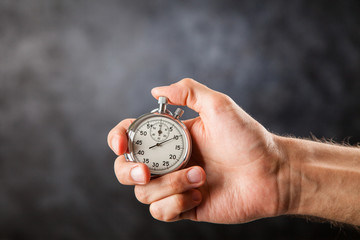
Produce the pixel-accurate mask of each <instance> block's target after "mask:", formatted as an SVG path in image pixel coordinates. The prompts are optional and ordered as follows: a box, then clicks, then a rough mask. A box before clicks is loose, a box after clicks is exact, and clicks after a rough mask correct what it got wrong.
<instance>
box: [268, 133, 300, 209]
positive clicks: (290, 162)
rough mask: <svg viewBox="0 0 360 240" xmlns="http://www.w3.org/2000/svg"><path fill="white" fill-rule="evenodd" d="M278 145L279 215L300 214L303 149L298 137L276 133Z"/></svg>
mask: <svg viewBox="0 0 360 240" xmlns="http://www.w3.org/2000/svg"><path fill="white" fill-rule="evenodd" d="M274 141H275V143H276V145H277V147H278V151H279V159H278V172H277V186H278V215H287V214H299V205H300V197H301V176H302V174H301V169H302V167H301V161H300V159H302V158H303V157H304V156H303V155H304V154H305V151H301V149H300V148H301V144H299V143H298V142H297V141H298V139H294V138H288V137H282V136H277V135H274Z"/></svg>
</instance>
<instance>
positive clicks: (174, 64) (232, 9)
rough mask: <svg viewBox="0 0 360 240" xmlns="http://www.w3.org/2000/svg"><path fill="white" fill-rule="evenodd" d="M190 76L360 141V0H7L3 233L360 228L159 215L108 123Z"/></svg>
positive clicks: (0, 48) (226, 233)
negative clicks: (114, 146) (126, 166)
mask: <svg viewBox="0 0 360 240" xmlns="http://www.w3.org/2000/svg"><path fill="white" fill-rule="evenodd" d="M183 77H192V78H194V79H196V80H198V81H200V82H202V83H204V84H206V85H207V86H209V87H211V88H213V89H216V90H218V91H221V92H224V93H226V94H228V95H230V96H231V97H232V98H233V99H234V100H235V101H236V102H237V103H238V104H239V105H240V106H241V107H242V108H244V109H245V110H246V111H247V112H249V113H250V114H251V115H252V116H253V117H254V118H256V119H257V120H258V121H259V122H260V123H262V124H263V125H264V126H265V127H266V128H267V129H269V130H270V131H272V132H275V133H278V134H281V135H294V136H298V137H310V136H311V134H314V135H315V136H316V137H318V138H321V137H325V138H327V139H334V140H335V141H338V142H342V141H345V142H348V143H350V144H355V143H357V142H360V99H359V98H360V2H359V1H356V0H353V1H329V0H326V1H320V0H319V1H313V0H312V1H310V0H309V1H306V0H298V1H296V0H295V1H285V0H284V1H280V0H272V1H255V0H244V1H229V0H221V1H220V0H203V1H200V0H198V1H166V0H153V1H152V0H146V1H145V0H144V1H131V0H124V1H115V0H108V1H95V0H94V1H89V0H78V1H74V0H52V1H49V0H33V1H14V0H0V239H159V240H160V239H359V238H360V233H357V232H356V231H354V230H352V229H351V228H349V227H346V226H342V227H335V226H331V225H330V224H328V223H314V222H311V221H307V220H305V219H301V218H294V217H278V218H272V219H263V220H258V221H254V222H251V223H247V224H242V225H217V224H209V223H194V222H190V221H181V222H176V223H162V222H159V221H156V220H154V219H152V217H151V216H150V214H149V212H148V206H146V205H142V204H140V203H138V202H137V201H136V199H135V197H134V194H133V188H132V187H129V186H122V185H120V184H119V183H118V182H117V180H116V178H115V176H114V173H113V160H114V159H115V155H114V154H113V153H112V152H111V151H110V150H109V149H108V147H107V143H106V136H107V133H108V131H109V130H110V129H111V128H112V127H113V126H114V125H115V124H116V123H117V122H119V121H120V120H122V119H124V118H128V117H137V116H139V115H141V114H143V113H145V112H148V111H150V110H151V109H153V108H156V101H155V100H154V99H153V98H152V96H151V94H150V90H151V88H153V87H155V86H159V85H167V84H170V83H173V82H176V81H178V80H180V79H181V78H183ZM192 116H194V113H191V112H190V113H189V111H188V112H187V114H186V115H185V118H186V117H192ZM348 137H350V138H348Z"/></svg>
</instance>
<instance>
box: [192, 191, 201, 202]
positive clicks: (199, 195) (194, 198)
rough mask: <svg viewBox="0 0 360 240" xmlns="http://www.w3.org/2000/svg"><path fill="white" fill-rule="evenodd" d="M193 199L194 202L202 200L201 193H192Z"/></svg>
mask: <svg viewBox="0 0 360 240" xmlns="http://www.w3.org/2000/svg"><path fill="white" fill-rule="evenodd" d="M192 199H193V201H194V202H198V201H200V200H201V193H200V192H199V191H194V192H193V193H192Z"/></svg>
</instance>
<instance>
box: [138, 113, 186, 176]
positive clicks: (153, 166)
mask: <svg viewBox="0 0 360 240" xmlns="http://www.w3.org/2000/svg"><path fill="white" fill-rule="evenodd" d="M152 134H155V135H152ZM132 144H133V145H132V150H133V154H134V158H135V160H136V161H137V162H141V163H145V164H146V165H147V166H148V167H149V169H150V171H151V172H152V173H155V174H162V173H163V172H167V171H168V170H169V171H172V170H174V169H176V168H177V167H178V166H180V165H181V164H182V162H183V161H184V159H185V158H186V154H187V150H188V148H187V146H188V140H187V138H186V134H185V131H184V129H183V128H182V127H181V126H180V125H179V124H178V123H177V122H176V121H174V120H171V119H169V118H166V117H161V116H155V117H150V118H148V119H147V120H146V121H144V122H143V123H141V124H140V125H139V126H138V127H137V128H136V130H135V134H134V138H133V141H132Z"/></svg>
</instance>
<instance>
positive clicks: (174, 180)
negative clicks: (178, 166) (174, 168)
mask: <svg viewBox="0 0 360 240" xmlns="http://www.w3.org/2000/svg"><path fill="white" fill-rule="evenodd" d="M178 173H180V172H177V174H170V175H169V180H168V184H169V187H170V189H171V191H172V192H179V191H180V190H181V189H182V182H183V181H182V179H181V177H180V176H179V174H178ZM179 178H180V179H179Z"/></svg>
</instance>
